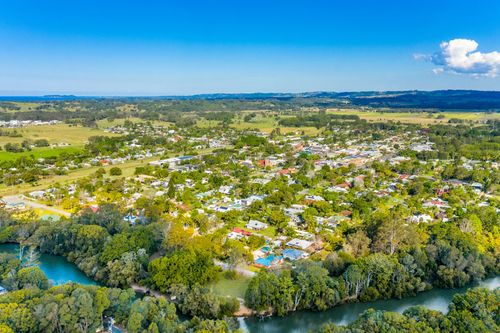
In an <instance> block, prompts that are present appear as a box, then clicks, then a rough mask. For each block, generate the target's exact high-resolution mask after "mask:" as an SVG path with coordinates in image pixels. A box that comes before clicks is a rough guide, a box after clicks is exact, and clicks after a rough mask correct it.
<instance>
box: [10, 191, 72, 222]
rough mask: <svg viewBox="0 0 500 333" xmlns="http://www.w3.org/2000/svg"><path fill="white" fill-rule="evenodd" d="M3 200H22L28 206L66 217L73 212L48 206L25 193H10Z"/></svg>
mask: <svg viewBox="0 0 500 333" xmlns="http://www.w3.org/2000/svg"><path fill="white" fill-rule="evenodd" d="M2 200H3V201H5V202H22V203H23V204H24V205H25V206H26V207H30V208H39V209H43V210H46V211H49V212H52V213H55V214H59V215H62V216H66V217H69V216H71V214H70V213H68V212H67V211H64V210H62V209H58V208H55V207H52V206H47V205H45V204H41V203H39V202H36V201H33V200H31V199H28V198H26V197H25V196H24V195H9V196H6V197H3V198H2Z"/></svg>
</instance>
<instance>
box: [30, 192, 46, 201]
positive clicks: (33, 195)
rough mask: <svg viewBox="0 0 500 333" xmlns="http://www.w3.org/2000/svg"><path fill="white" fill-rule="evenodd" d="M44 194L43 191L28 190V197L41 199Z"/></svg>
mask: <svg viewBox="0 0 500 333" xmlns="http://www.w3.org/2000/svg"><path fill="white" fill-rule="evenodd" d="M44 196H45V191H41V190H40V191H33V192H30V197H32V198H36V199H41V198H43V197H44Z"/></svg>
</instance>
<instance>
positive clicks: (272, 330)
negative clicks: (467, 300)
mask: <svg viewBox="0 0 500 333" xmlns="http://www.w3.org/2000/svg"><path fill="white" fill-rule="evenodd" d="M18 249H19V246H18V245H17V244H0V253H2V252H3V253H12V254H18ZM40 268H41V269H42V270H43V271H44V272H45V274H46V275H47V277H48V278H49V279H50V280H51V281H52V283H53V284H55V285H59V284H64V283H66V282H70V281H71V282H76V283H81V284H85V285H95V284H97V283H96V282H95V281H93V280H92V279H90V278H88V277H87V276H86V275H85V274H84V273H83V272H82V271H81V270H79V269H78V267H76V265H75V264H73V263H71V262H69V261H67V260H66V259H65V258H63V257H61V256H55V255H50V254H41V255H40ZM477 286H482V287H487V288H489V289H494V288H497V287H500V277H495V278H491V279H487V280H484V281H482V282H480V283H479V284H478V285H477ZM468 288H469V287H464V288H459V289H437V288H436V289H432V290H429V291H426V292H422V293H420V294H418V295H417V296H415V297H408V298H404V299H399V300H398V299H390V300H380V301H375V302H368V303H350V304H344V305H341V306H337V307H335V308H332V309H330V310H327V311H323V312H312V311H297V312H295V313H292V314H290V315H288V316H286V317H269V318H265V319H263V320H259V319H258V318H253V317H252V318H244V319H240V320H239V322H240V325H241V328H242V329H243V330H244V331H245V332H249V333H260V332H266V333H285V332H286V333H305V332H309V331H310V330H313V329H318V328H319V327H321V326H322V325H323V324H325V323H327V322H330V321H331V322H334V323H336V324H339V325H345V324H348V323H350V322H352V321H353V320H355V319H356V318H357V317H358V316H359V315H360V314H361V313H363V311H365V310H367V309H369V308H374V309H376V310H386V311H395V312H400V313H401V312H403V311H404V310H406V309H407V308H409V307H411V306H414V305H422V306H425V307H427V308H429V309H433V310H439V311H441V312H443V313H446V312H447V310H448V304H449V303H450V302H451V299H452V298H453V295H455V294H456V293H463V292H465V291H466V290H467V289H468Z"/></svg>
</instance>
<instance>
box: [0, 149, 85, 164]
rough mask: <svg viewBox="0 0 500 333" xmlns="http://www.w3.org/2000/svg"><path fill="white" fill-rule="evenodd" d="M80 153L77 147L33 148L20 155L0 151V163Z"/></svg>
mask: <svg viewBox="0 0 500 333" xmlns="http://www.w3.org/2000/svg"><path fill="white" fill-rule="evenodd" d="M79 151H81V148H78V147H71V146H70V147H57V148H51V147H44V148H34V149H33V150H31V151H24V152H22V153H11V152H8V151H0V161H12V160H15V159H18V158H20V157H23V156H31V155H33V157H34V158H40V157H41V158H47V157H54V156H58V155H60V154H61V153H76V152H79Z"/></svg>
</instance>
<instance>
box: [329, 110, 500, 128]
mask: <svg viewBox="0 0 500 333" xmlns="http://www.w3.org/2000/svg"><path fill="white" fill-rule="evenodd" d="M327 112H328V113H331V114H346V115H357V116H359V117H360V118H361V119H366V120H368V121H372V122H384V121H396V122H397V121H399V122H402V123H409V124H421V125H430V124H439V123H448V120H450V119H453V118H454V119H462V120H469V121H484V120H489V119H496V120H500V113H486V112H440V113H434V114H429V113H428V112H375V111H361V110H353V109H330V110H328V111H327ZM439 115H442V116H444V118H443V119H437V117H438V116H439Z"/></svg>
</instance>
